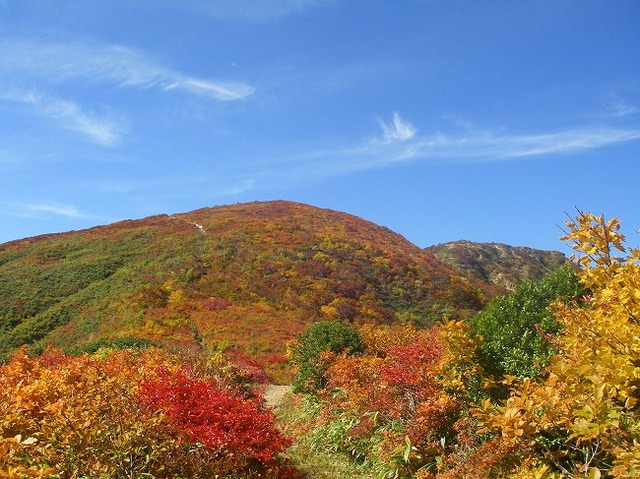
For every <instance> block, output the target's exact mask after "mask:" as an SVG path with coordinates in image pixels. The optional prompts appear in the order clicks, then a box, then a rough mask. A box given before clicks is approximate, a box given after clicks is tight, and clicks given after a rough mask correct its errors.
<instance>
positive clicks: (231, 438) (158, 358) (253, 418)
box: [0, 349, 294, 479]
mask: <svg viewBox="0 0 640 479" xmlns="http://www.w3.org/2000/svg"><path fill="white" fill-rule="evenodd" d="M227 378H228V375H227V374H226V373H225V372H223V371H221V370H220V369H219V368H218V367H217V366H216V365H213V366H212V365H211V364H209V365H207V364H206V362H205V363H201V364H186V365H185V364H184V363H183V362H179V361H177V360H176V358H173V357H171V356H169V355H167V354H165V353H163V352H162V351H160V350H157V349H148V350H145V351H142V352H134V351H132V350H124V351H99V352H98V353H97V354H96V355H92V356H89V355H86V354H85V355H82V356H76V357H72V356H66V355H63V354H61V353H59V352H55V351H49V352H47V353H45V354H44V355H42V356H40V357H33V358H29V357H28V356H27V355H26V354H25V352H24V350H20V351H19V352H18V353H17V354H16V355H14V357H13V359H12V360H11V362H9V363H8V364H6V365H4V366H1V367H0V477H9V478H16V479H17V478H23V477H61V478H62V477H63V478H79V477H96V478H134V477H135V478H138V477H156V478H173V477H185V478H187V477H189V478H211V477H234V478H235V477H238V478H240V477H242V478H253V477H270V475H271V474H273V475H274V476H273V477H294V471H293V470H292V469H291V468H289V467H288V466H286V465H285V464H283V463H282V461H281V460H280V459H279V458H278V454H279V453H280V452H282V451H283V450H284V448H285V447H286V446H287V445H288V443H289V440H288V439H286V438H284V437H283V436H282V435H281V434H280V433H279V432H278V431H277V430H276V429H275V427H274V425H273V415H272V413H271V412H270V411H267V410H265V409H264V408H263V407H262V404H261V402H260V400H259V399H257V398H249V397H246V396H245V395H243V393H242V392H241V391H240V390H239V389H237V388H232V387H231V386H230V385H228V384H227V385H225V384H224V383H225V381H226V379H227Z"/></svg>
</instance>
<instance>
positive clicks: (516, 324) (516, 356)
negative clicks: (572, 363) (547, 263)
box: [470, 265, 585, 378]
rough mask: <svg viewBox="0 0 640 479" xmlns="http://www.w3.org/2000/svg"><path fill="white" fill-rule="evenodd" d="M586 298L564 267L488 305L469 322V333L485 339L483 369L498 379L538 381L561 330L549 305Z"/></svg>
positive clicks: (483, 343) (572, 275)
mask: <svg viewBox="0 0 640 479" xmlns="http://www.w3.org/2000/svg"><path fill="white" fill-rule="evenodd" d="M584 294H585V290H584V288H583V287H582V285H581V284H580V283H579V281H578V278H577V276H576V274H575V272H574V271H573V269H572V268H571V266H568V265H567V266H563V267H561V268H559V269H557V270H556V271H554V272H552V273H549V274H548V275H547V276H545V277H544V278H542V279H541V280H540V281H532V282H526V283H522V284H521V285H519V286H518V287H517V288H516V290H515V291H514V292H513V293H511V294H509V295H507V296H503V297H500V298H496V299H494V300H493V301H491V302H490V303H489V304H488V305H487V308H486V309H485V310H484V311H481V312H480V313H478V314H477V315H476V316H475V318H473V319H472V320H471V323H470V326H471V330H472V332H473V334H475V335H478V336H482V338H483V341H482V343H481V344H480V346H479V351H478V353H479V359H480V363H481V365H482V367H483V368H484V369H485V371H487V372H488V373H490V374H492V375H493V376H494V377H496V378H502V377H504V375H506V374H509V375H513V376H518V377H536V376H537V375H538V374H539V372H540V371H541V370H542V368H544V367H545V366H546V365H547V363H548V360H549V357H550V356H551V354H553V346H552V344H551V343H550V342H549V339H550V338H552V337H553V336H555V335H556V334H557V333H558V331H559V325H558V323H557V321H556V320H555V319H554V317H553V315H552V314H551V312H550V311H549V306H550V305H551V304H552V303H553V302H555V301H557V300H561V301H565V302H568V301H571V300H574V299H577V298H580V297H581V296H583V295H584Z"/></svg>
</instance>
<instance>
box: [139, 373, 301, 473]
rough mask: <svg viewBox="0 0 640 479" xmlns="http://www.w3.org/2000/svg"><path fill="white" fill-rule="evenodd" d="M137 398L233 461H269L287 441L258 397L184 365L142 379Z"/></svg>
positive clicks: (191, 438)
mask: <svg viewBox="0 0 640 479" xmlns="http://www.w3.org/2000/svg"><path fill="white" fill-rule="evenodd" d="M140 398H141V402H142V403H143V405H144V406H146V407H149V408H150V409H152V410H163V411H164V413H165V415H166V416H167V417H168V418H169V421H170V422H171V424H172V426H173V427H175V428H176V429H178V430H179V431H182V432H183V433H184V434H185V436H186V437H187V439H188V440H189V441H190V442H192V443H200V444H203V445H204V446H205V447H207V448H208V449H209V450H211V451H212V452H214V453H216V454H217V455H219V456H220V457H221V458H224V459H226V460H228V461H229V462H230V463H232V464H234V465H235V466H237V467H246V466H247V464H251V463H254V462H255V463H257V464H259V465H262V466H268V465H273V464H275V462H276V455H277V454H278V453H280V452H282V451H284V449H285V448H286V447H288V446H289V444H290V442H291V441H290V440H289V439H288V438H285V437H284V436H282V434H280V432H279V431H278V430H277V429H276V428H275V426H274V425H273V419H274V417H273V413H272V412H271V411H269V410H264V409H262V408H261V405H260V403H259V401H258V400H257V399H246V398H244V397H242V396H241V395H239V394H238V393H234V392H233V391H230V390H228V389H223V388H221V387H219V386H218V385H217V384H216V383H215V382H212V381H205V380H201V379H196V378H193V377H190V376H189V375H187V374H186V373H185V372H184V371H183V370H179V371H177V372H168V371H166V370H163V371H160V372H159V378H158V380H154V381H149V382H146V383H144V384H142V385H141V387H140Z"/></svg>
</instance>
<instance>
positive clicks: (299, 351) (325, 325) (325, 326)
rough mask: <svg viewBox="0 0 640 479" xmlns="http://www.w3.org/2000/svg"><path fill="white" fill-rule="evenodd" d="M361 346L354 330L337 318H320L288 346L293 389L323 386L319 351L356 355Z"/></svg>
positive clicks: (302, 389) (307, 390)
mask: <svg viewBox="0 0 640 479" xmlns="http://www.w3.org/2000/svg"><path fill="white" fill-rule="evenodd" d="M363 349H364V347H363V343H362V338H361V336H360V333H359V332H358V330H357V329H356V328H355V327H354V326H351V325H349V324H347V323H343V322H341V321H321V322H318V323H315V324H314V325H313V326H312V327H311V328H309V329H308V330H307V331H305V332H304V333H302V334H301V335H300V336H299V337H298V340H297V342H296V343H295V345H294V346H293V348H292V354H291V362H292V363H293V364H295V365H296V366H298V374H297V376H296V378H295V380H294V389H295V390H296V391H298V392H313V391H317V390H319V389H322V388H324V387H325V386H326V379H325V377H324V364H323V361H322V357H321V353H322V352H325V351H330V352H333V353H336V354H339V353H342V352H346V353H347V354H356V353H359V352H362V350H363Z"/></svg>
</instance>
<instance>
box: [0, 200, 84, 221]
mask: <svg viewBox="0 0 640 479" xmlns="http://www.w3.org/2000/svg"><path fill="white" fill-rule="evenodd" d="M4 209H5V212H9V213H10V214H11V215H12V216H18V217H20V218H37V217H42V216H63V217H66V218H86V217H87V216H86V215H85V214H83V213H81V212H80V210H78V208H76V207H75V206H73V205H69V204H64V203H55V202H51V203H49V202H46V203H15V202H11V203H5V205H4Z"/></svg>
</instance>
